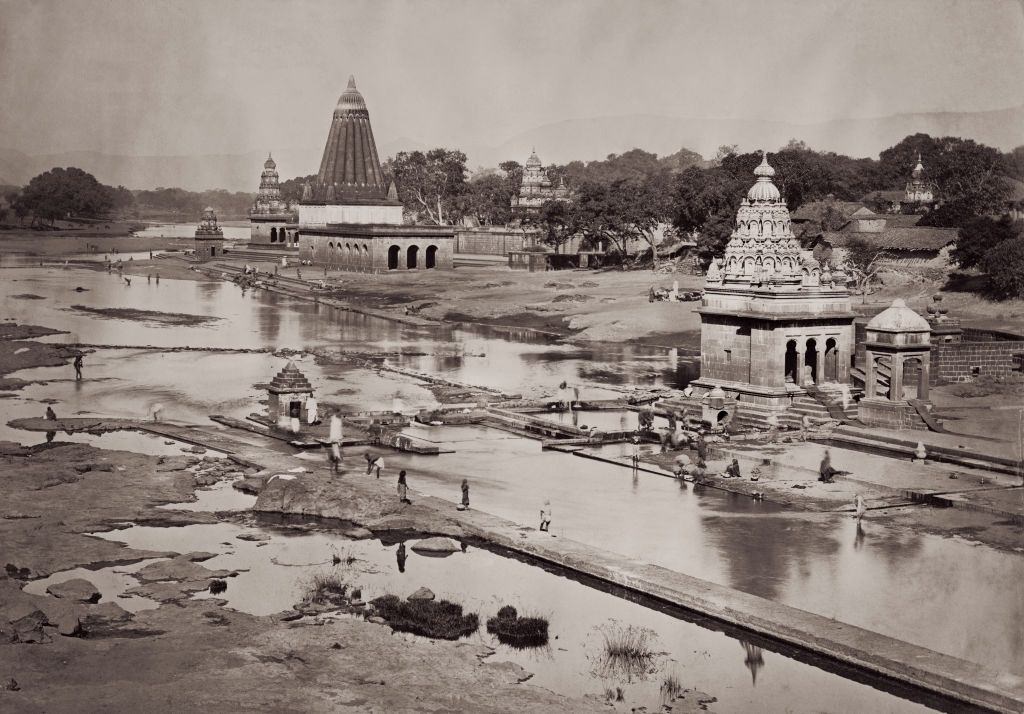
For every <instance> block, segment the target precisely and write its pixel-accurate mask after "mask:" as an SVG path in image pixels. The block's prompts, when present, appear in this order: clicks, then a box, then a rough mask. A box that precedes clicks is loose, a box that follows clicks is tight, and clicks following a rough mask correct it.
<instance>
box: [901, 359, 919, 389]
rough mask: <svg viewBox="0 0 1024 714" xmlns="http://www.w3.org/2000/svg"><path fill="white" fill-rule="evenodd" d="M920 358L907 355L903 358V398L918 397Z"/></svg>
mask: <svg viewBox="0 0 1024 714" xmlns="http://www.w3.org/2000/svg"><path fill="white" fill-rule="evenodd" d="M921 377H922V373H921V359H920V358H919V357H909V358H907V359H905V360H903V394H902V398H903V399H920V398H921V396H920V393H921Z"/></svg>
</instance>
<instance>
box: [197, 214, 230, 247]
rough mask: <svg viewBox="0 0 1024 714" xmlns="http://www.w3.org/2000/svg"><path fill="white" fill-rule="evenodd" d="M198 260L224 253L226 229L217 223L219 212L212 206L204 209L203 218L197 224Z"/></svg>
mask: <svg viewBox="0 0 1024 714" xmlns="http://www.w3.org/2000/svg"><path fill="white" fill-rule="evenodd" d="M195 249H196V260H212V259H214V258H219V257H221V256H222V255H224V230H223V229H222V228H221V227H220V226H218V225H217V214H216V213H214V212H213V208H212V207H211V206H207V207H206V208H205V209H203V218H202V220H201V221H199V225H198V226H196V234H195Z"/></svg>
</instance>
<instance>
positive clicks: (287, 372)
mask: <svg viewBox="0 0 1024 714" xmlns="http://www.w3.org/2000/svg"><path fill="white" fill-rule="evenodd" d="M267 393H268V400H267V417H268V418H269V419H270V421H271V422H273V423H275V424H277V425H278V426H281V427H282V428H285V429H287V428H288V427H289V424H290V423H291V420H292V419H298V420H299V421H300V423H302V424H305V423H306V395H309V394H312V393H313V385H311V384H310V383H309V380H308V379H306V375H304V374H303V373H302V372H300V371H299V368H298V367H296V366H295V363H294V362H292V361H290V360H289V362H288V364H286V365H285V367H284V369H282V370H281V371H280V372H278V373H277V374H276V375H275V376H274V379H273V380H272V381H271V382H270V386H269V387H267Z"/></svg>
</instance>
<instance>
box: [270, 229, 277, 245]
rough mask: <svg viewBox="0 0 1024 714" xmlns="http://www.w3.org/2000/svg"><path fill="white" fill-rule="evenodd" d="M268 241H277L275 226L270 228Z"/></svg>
mask: <svg viewBox="0 0 1024 714" xmlns="http://www.w3.org/2000/svg"><path fill="white" fill-rule="evenodd" d="M270 242H271V243H277V228H271V229H270Z"/></svg>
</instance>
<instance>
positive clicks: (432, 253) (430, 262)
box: [424, 245, 437, 269]
mask: <svg viewBox="0 0 1024 714" xmlns="http://www.w3.org/2000/svg"><path fill="white" fill-rule="evenodd" d="M424 262H425V263H426V266H427V268H428V269H429V268H436V267H437V246H436V245H429V246H427V255H426V257H425V260H424Z"/></svg>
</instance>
